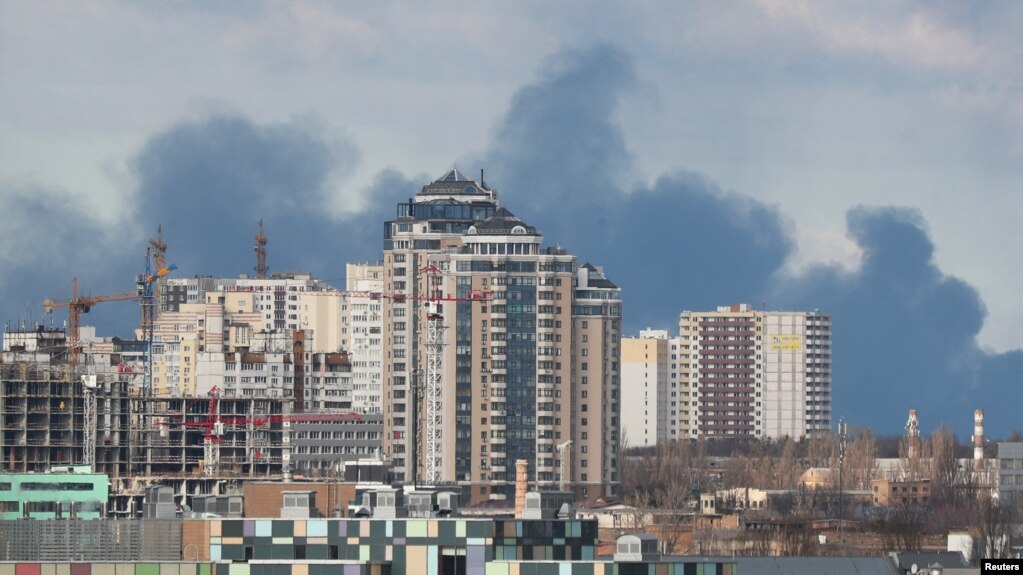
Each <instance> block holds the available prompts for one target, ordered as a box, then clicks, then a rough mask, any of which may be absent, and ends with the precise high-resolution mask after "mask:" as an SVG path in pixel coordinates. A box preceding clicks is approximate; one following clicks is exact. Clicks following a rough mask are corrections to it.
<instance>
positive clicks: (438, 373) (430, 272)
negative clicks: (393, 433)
mask: <svg viewBox="0 0 1023 575" xmlns="http://www.w3.org/2000/svg"><path fill="white" fill-rule="evenodd" d="M418 273H419V274H421V275H425V276H426V295H425V297H423V298H422V299H425V300H426V303H425V305H424V313H425V316H426V389H425V390H424V392H425V393H424V395H425V401H426V441H425V446H424V447H425V451H426V461H425V464H426V465H425V467H426V478H425V479H426V482H427V484H429V485H436V484H438V483H440V481H441V469H442V464H443V462H442V461H441V445H442V442H443V440H444V406H443V392H444V347H445V345H446V344H445V343H444V330H445V329H446V326H445V325H444V309H443V303H442V302H446V301H452V302H487V301H490V300H491V298H492V295H493V292H489V291H484V292H477V291H469V292H468V293H466V296H465V297H457V296H449V295H445V294H444V282H443V279H444V277H443V276H444V273H443V272H442V271H441V269H440V268H439V267H438V266H437V265H435V264H430V265H427V266H426V267H424V268H422V269H420V270H419V271H418ZM417 299H418V298H417ZM413 397H415V394H413ZM413 412H417V409H416V408H415V407H413ZM417 432H418V429H417V428H416V427H415V426H414V427H413V433H417ZM413 442H414V445H413V449H416V448H417V447H418V441H417V438H415V437H414V438H413Z"/></svg>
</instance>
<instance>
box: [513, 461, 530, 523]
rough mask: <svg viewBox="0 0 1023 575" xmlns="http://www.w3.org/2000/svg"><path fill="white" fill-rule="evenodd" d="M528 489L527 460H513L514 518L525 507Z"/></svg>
mask: <svg viewBox="0 0 1023 575" xmlns="http://www.w3.org/2000/svg"><path fill="white" fill-rule="evenodd" d="M528 490H529V460H528V459H516V460H515V518H516V519H519V518H521V517H522V511H523V510H525V508H526V491H528Z"/></svg>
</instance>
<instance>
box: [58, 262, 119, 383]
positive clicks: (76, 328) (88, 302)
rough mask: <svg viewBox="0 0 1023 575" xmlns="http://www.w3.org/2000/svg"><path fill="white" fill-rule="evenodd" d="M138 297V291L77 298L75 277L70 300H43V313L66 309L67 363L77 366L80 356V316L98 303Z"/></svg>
mask: <svg viewBox="0 0 1023 575" xmlns="http://www.w3.org/2000/svg"><path fill="white" fill-rule="evenodd" d="M138 297H139V293H138V291H131V292H124V293H118V294H107V295H92V296H79V295H78V278H77V277H75V278H74V279H72V280H71V299H69V300H67V301H56V300H53V299H49V298H47V299H45V300H43V311H45V312H46V313H53V310H55V309H57V308H59V307H66V308H68V314H67V315H68V344H67V356H68V363H69V364H71V365H73V366H74V365H78V362H79V358H80V356H81V351H82V344H81V341H80V332H81V327H82V314H85V313H89V310H90V309H92V306H94V305H96V304H98V303H102V302H105V301H127V300H133V299H138Z"/></svg>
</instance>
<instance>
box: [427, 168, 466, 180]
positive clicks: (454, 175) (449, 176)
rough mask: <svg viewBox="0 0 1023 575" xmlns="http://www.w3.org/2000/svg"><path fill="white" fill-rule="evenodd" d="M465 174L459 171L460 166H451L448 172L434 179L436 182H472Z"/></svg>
mask: <svg viewBox="0 0 1023 575" xmlns="http://www.w3.org/2000/svg"><path fill="white" fill-rule="evenodd" d="M471 181H472V180H470V179H469V178H467V177H465V174H463V173H462V172H459V171H458V168H451V169H450V170H449V171H448V173H446V174H444V175H443V176H441V177H439V178H437V179H436V180H434V182H471Z"/></svg>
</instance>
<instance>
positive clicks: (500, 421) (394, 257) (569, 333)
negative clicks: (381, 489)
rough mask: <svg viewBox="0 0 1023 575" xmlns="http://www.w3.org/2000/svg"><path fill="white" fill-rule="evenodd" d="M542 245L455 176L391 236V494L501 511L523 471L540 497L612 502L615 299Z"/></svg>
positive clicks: (394, 224) (424, 196) (477, 187)
mask: <svg viewBox="0 0 1023 575" xmlns="http://www.w3.org/2000/svg"><path fill="white" fill-rule="evenodd" d="M542 239H543V238H542V236H541V235H540V233H539V232H538V231H537V230H536V228H534V227H532V226H529V225H527V224H526V223H524V222H523V221H522V220H520V219H519V218H517V217H515V216H514V215H513V214H512V213H511V212H509V211H508V210H507V209H505V208H503V207H500V206H499V204H498V201H497V196H496V194H495V192H493V191H492V190H490V189H488V188H487V187H486V186H485V185H484V184H483V183H482V182H475V181H472V180H470V179H468V178H466V177H465V176H464V175H462V174H461V173H460V172H458V171H457V170H452V171H450V172H449V173H447V174H446V175H444V176H443V177H442V178H440V179H438V180H436V181H434V182H432V183H430V184H428V185H426V186H424V187H423V188H422V190H421V191H420V192H419V193H418V194H417V195H416V196H415V197H414V198H410V199H409V201H408V202H405V203H401V204H399V205H398V212H397V218H396V219H395V220H392V221H389V222H386V224H385V233H384V292H385V293H386V294H388V297H387V298H385V299H384V329H383V332H384V345H385V349H387V350H388V351H387V356H385V357H384V380H383V383H384V428H385V450H387V451H388V455H389V456H390V458H391V460H392V463H393V464H394V471H395V475H396V478H397V479H398V480H404V481H407V482H412V481H413V480H414V479H415V480H418V481H424V480H425V481H430V482H442V483H454V482H457V483H459V484H462V485H463V486H465V487H467V488H470V489H471V500H474V501H476V500H481V499H488V498H491V497H507V496H509V494H510V493H512V492H513V488H514V480H515V466H514V464H515V460H517V459H527V460H529V461H530V467H531V468H530V476H531V478H533V479H534V480H535V481H536V482H537V483H538V484H540V485H546V486H549V487H556V486H557V485H558V483H559V481H560V480H562V475H561V470H562V469H564V470H565V477H564V481H565V484H566V487H568V486H571V488H573V489H575V490H576V491H577V495H579V496H585V497H589V498H595V497H597V496H599V495H601V494H602V493H608V492H610V491H612V490H613V485H614V484H615V483H617V481H618V462H617V457H618V453H617V449H618V441H619V428H620V421H619V402H620V398H619V396H618V388H619V385H620V380H619V378H620V370H621V367H620V357H619V352H620V346H621V341H620V333H621V331H620V330H621V294H620V290H619V289H618V288H617V287H616V286H615V285H614V284H613V283H612V282H610V281H608V279H607V278H606V277H605V276H604V275H603V273H602V272H601V271H600V270H599V269H598V268H596V267H594V266H591V265H589V264H587V265H582V266H580V265H579V264H578V263H577V261H576V258H575V256H573V255H571V254H569V253H568V252H566V251H565V250H562V249H560V248H559V249H554V248H544V247H542V245H541V243H542ZM427 304H429V305H427ZM431 318H432V319H431ZM431 322H433V323H431ZM440 326H443V327H440ZM431 327H435V328H440V329H437V330H436V331H434V336H433V337H436V338H437V339H436V341H430V334H429V333H428V332H429V330H430V328H431ZM417 387H418V389H419V390H420V392H421V398H422V399H421V400H420V401H414V395H413V391H414V390H415V389H417ZM431 392H432V394H433V395H432V399H431Z"/></svg>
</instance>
